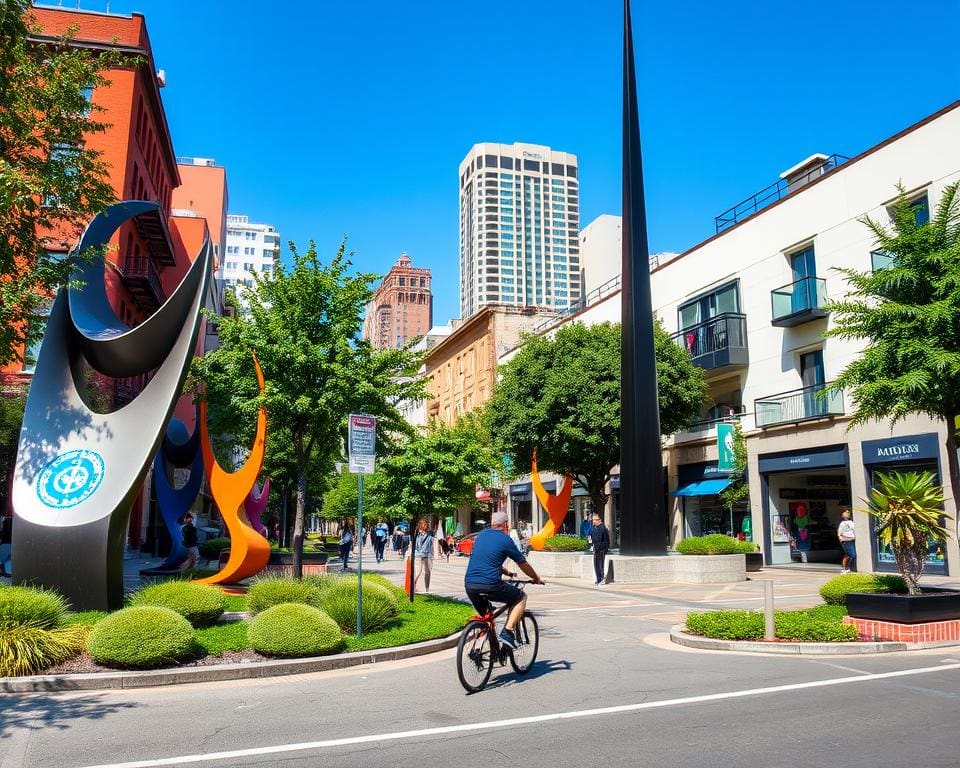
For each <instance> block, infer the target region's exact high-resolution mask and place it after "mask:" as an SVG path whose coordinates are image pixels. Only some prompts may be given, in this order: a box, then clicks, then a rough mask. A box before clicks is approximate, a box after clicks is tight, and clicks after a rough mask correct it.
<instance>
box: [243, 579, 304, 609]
mask: <svg viewBox="0 0 960 768" xmlns="http://www.w3.org/2000/svg"><path fill="white" fill-rule="evenodd" d="M284 603H303V604H304V605H312V606H314V607H315V608H319V607H320V590H319V589H317V587H316V586H315V584H314V583H313V582H312V581H300V580H299V579H292V578H288V577H285V576H265V577H264V578H258V579H257V580H256V581H254V582H253V584H251V585H250V590H249V591H248V592H247V607H248V608H249V610H250V611H251V612H252V613H261V612H262V611H265V610H267V608H272V607H273V606H275V605H283V604H284Z"/></svg>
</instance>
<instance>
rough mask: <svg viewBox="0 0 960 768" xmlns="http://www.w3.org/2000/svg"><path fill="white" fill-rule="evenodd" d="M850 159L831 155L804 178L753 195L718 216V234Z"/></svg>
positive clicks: (792, 178)
mask: <svg viewBox="0 0 960 768" xmlns="http://www.w3.org/2000/svg"><path fill="white" fill-rule="evenodd" d="M849 159H850V158H849V157H845V156H843V155H830V157H828V158H827V159H826V161H825V162H824V163H823V165H818V166H816V167H815V168H811V169H810V170H809V171H807V172H806V173H805V174H803V175H802V176H791V177H790V178H789V180H788V179H778V180H777V181H776V182H775V183H774V184H771V185H770V186H769V187H765V188H764V189H761V190H760V191H759V192H757V193H756V194H755V195H752V196H751V197H748V198H747V199H746V200H743V201H741V202H739V203H737V204H736V205H735V206H733V208H730V209H729V210H727V211H724V212H723V213H721V214H720V215H719V216H717V217H716V218H715V219H714V224H715V225H716V228H717V232H722V231H723V230H725V229H726V228H727V227H732V226H733V225H734V224H736V223H737V222H738V221H743V220H744V219H745V218H747V217H748V216H753V214H755V213H757V212H758V211H761V210H762V209H764V208H766V207H767V206H768V205H771V204H772V203H775V202H776V201H777V200H780V199H781V198H784V197H786V196H787V195H789V194H790V193H791V192H794V191H796V190H797V189H799V188H800V187H803V186H804V185H806V184H809V183H810V182H811V181H813V180H814V179H816V178H819V177H820V176H823V175H825V174H827V173H830V171H832V170H834V169H835V168H837V167H838V166H840V165H843V163H845V162H846V161H847V160H849Z"/></svg>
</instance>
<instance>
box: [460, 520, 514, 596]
mask: <svg viewBox="0 0 960 768" xmlns="http://www.w3.org/2000/svg"><path fill="white" fill-rule="evenodd" d="M507 558H510V559H511V560H513V562H515V563H517V564H520V563H525V562H527V558H525V557H524V556H523V555H522V554H521V553H520V550H519V549H517V545H516V544H514V543H513V539H511V538H510V537H509V536H508V535H507V534H505V533H504V532H503V531H501V530H500V529H499V528H486V529H484V530H482V531H480V533H478V534H477V538H475V539H474V540H473V552H472V553H471V554H470V563H469V565H467V573H466V575H465V576H464V577H463V583H464V584H476V585H477V586H482V587H492V586H495V585H497V584H499V583H500V581H501V578H500V577H501V576H502V575H503V574H502V573H501V571H500V569H501V568H502V567H503V562H504V560H506V559H507Z"/></svg>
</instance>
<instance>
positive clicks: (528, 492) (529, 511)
mask: <svg viewBox="0 0 960 768" xmlns="http://www.w3.org/2000/svg"><path fill="white" fill-rule="evenodd" d="M528 522H531V523H532V524H533V527H534V530H536V528H537V521H536V520H534V519H533V484H532V483H514V484H513V485H511V486H510V524H511V525H514V526H516V527H517V528H519V529H522V528H523V526H524V525H525V524H526V523H528Z"/></svg>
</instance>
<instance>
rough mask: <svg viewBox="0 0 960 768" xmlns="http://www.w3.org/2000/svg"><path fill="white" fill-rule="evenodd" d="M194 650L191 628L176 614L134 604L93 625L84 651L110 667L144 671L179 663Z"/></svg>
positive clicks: (153, 606)
mask: <svg viewBox="0 0 960 768" xmlns="http://www.w3.org/2000/svg"><path fill="white" fill-rule="evenodd" d="M194 650H195V645H194V639H193V627H191V626H190V622H189V621H187V620H186V619H185V618H183V616H181V615H180V614H179V613H177V612H176V611H172V610H170V609H169V608H162V607H160V606H156V605H135V606H131V607H130V608H124V609H123V610H120V611H117V612H116V613H111V614H110V615H109V616H107V617H106V618H105V619H101V620H100V621H99V622H97V624H96V625H95V626H94V628H93V631H92V632H91V633H90V639H89V641H88V642H87V651H88V653H89V654H90V656H91V657H92V658H93V659H94V660H95V661H98V662H100V663H101V664H104V665H106V666H110V667H121V668H132V669H145V668H148V667H159V666H162V665H165V664H170V663H173V662H177V661H180V660H181V659H184V658H186V657H188V656H190V655H191V654H192V653H193V652H194Z"/></svg>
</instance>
